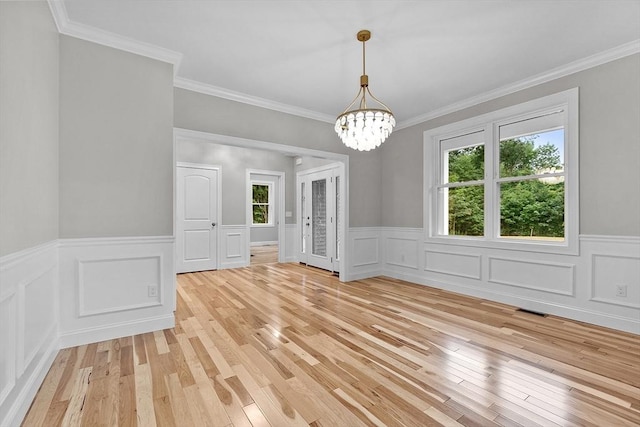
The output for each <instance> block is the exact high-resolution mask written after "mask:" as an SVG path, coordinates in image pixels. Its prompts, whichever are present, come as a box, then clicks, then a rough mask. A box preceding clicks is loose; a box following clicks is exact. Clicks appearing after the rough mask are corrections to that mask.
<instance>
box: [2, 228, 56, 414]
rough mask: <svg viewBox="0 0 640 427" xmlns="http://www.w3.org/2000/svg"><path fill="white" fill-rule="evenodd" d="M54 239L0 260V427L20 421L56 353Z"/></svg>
mask: <svg viewBox="0 0 640 427" xmlns="http://www.w3.org/2000/svg"><path fill="white" fill-rule="evenodd" d="M57 319H58V254H57V241H53V242H49V243H46V244H43V245H40V246H36V247H33V248H30V249H27V250H25V251H21V252H17V253H14V254H10V255H7V256H4V257H2V258H0V426H13V425H20V422H21V420H22V418H23V417H24V415H25V414H26V412H27V410H28V409H29V405H30V404H31V401H32V399H33V397H34V396H35V394H36V392H37V391H38V388H39V387H40V384H41V383H42V381H43V379H44V377H45V375H46V373H47V371H48V370H49V368H50V367H51V364H52V363H53V360H54V358H55V356H56V354H57V352H58V348H59V347H58V322H57Z"/></svg>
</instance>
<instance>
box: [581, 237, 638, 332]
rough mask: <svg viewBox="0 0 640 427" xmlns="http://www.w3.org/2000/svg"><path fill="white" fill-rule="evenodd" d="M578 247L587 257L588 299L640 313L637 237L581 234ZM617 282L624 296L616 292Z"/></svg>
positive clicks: (618, 309) (620, 309)
mask: <svg viewBox="0 0 640 427" xmlns="http://www.w3.org/2000/svg"><path fill="white" fill-rule="evenodd" d="M581 249H582V251H583V255H584V256H585V257H587V258H588V259H589V260H590V266H589V268H588V270H587V277H586V280H587V282H588V283H589V285H590V289H589V299H590V301H592V302H593V303H594V304H598V305H601V304H600V303H604V304H606V305H607V306H612V307H617V312H621V311H622V312H626V311H629V310H630V309H631V312H632V313H636V316H637V317H640V314H638V313H640V238H637V237H636V238H632V237H615V238H612V237H608V236H584V237H583V238H582V245H581ZM619 286H622V287H623V289H624V292H623V293H624V294H625V295H624V296H623V295H620V294H619V293H618V292H617V291H618V289H617V288H618V287H619ZM636 333H640V327H638V330H637V331H636Z"/></svg>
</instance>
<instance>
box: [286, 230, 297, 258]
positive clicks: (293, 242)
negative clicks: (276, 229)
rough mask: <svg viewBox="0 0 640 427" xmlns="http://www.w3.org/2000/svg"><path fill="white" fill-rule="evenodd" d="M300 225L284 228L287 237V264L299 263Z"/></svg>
mask: <svg viewBox="0 0 640 427" xmlns="http://www.w3.org/2000/svg"><path fill="white" fill-rule="evenodd" d="M297 227H298V224H287V225H286V226H285V228H284V233H285V234H284V236H285V245H284V250H285V254H284V256H285V258H284V261H285V262H297V261H298V257H297V255H296V254H297V253H298V237H297V236H298V231H297V230H298V228H297Z"/></svg>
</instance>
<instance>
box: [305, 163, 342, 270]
mask: <svg viewBox="0 0 640 427" xmlns="http://www.w3.org/2000/svg"><path fill="white" fill-rule="evenodd" d="M325 171H332V172H333V178H335V177H336V176H340V177H343V176H344V174H345V173H344V171H345V168H344V164H343V163H340V162H335V163H330V164H328V165H324V166H318V167H315V168H310V169H306V170H303V171H300V172H296V189H295V198H296V211H297V212H296V213H297V216H298V218H297V219H296V232H295V239H296V250H297V252H296V256H300V251H301V248H300V247H299V245H300V242H301V241H302V224H299V223H298V222H297V221H298V220H299V219H300V218H301V217H300V213H301V212H302V206H301V205H302V200H301V199H300V184H301V183H302V180H303V179H304V177H305V176H307V175H311V174H315V173H318V172H325ZM333 185H334V186H335V185H336V183H335V182H333ZM334 188H336V187H334ZM337 191H338V189H337V188H336V192H337ZM339 191H340V194H344V193H345V191H346V188H345V181H344V180H343V179H342V178H341V179H340V189H339ZM334 195H335V194H334ZM333 208H334V212H332V213H331V214H332V215H333V214H334V213H335V215H334V216H335V218H334V220H335V221H337V220H338V217H340V218H341V219H342V220H343V222H342V224H343V223H344V218H345V216H344V215H345V209H346V205H345V202H344V201H343V202H342V203H341V206H340V212H337V211H336V209H335V208H336V206H333ZM336 232H337V234H335V235H334V236H333V238H334V239H338V234H340V229H337V230H336ZM343 236H344V234H343ZM334 247H335V245H334ZM334 252H335V250H334ZM340 253H341V254H342V255H343V256H342V257H340V258H337V262H335V261H334V265H333V267H332V269H333V271H338V273H339V274H340V275H342V270H343V269H344V268H345V264H344V263H343V262H342V260H343V257H344V242H343V241H342V240H341V242H340ZM333 256H334V260H335V259H336V257H337V254H335V253H334V254H333ZM298 261H300V262H302V261H301V260H300V259H298ZM336 264H337V266H338V268H337V269H336ZM341 280H342V279H341Z"/></svg>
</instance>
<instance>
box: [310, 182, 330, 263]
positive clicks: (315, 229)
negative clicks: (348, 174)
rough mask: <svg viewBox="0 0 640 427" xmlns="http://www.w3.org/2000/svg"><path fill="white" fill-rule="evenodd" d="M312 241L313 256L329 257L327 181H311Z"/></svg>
mask: <svg viewBox="0 0 640 427" xmlns="http://www.w3.org/2000/svg"><path fill="white" fill-rule="evenodd" d="M311 236H312V237H311V240H312V242H313V249H312V253H313V255H317V256H321V257H326V256H327V179H326V178H322V179H317V180H314V181H311Z"/></svg>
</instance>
